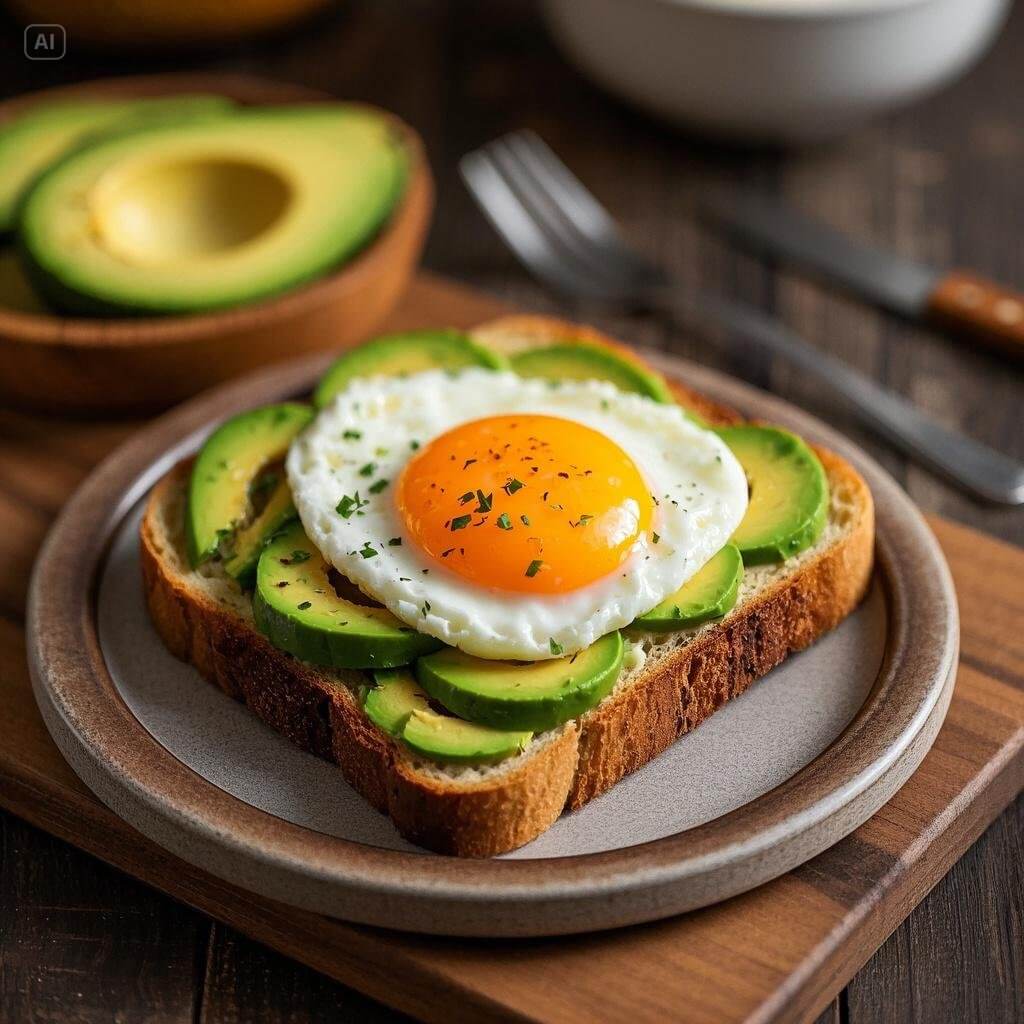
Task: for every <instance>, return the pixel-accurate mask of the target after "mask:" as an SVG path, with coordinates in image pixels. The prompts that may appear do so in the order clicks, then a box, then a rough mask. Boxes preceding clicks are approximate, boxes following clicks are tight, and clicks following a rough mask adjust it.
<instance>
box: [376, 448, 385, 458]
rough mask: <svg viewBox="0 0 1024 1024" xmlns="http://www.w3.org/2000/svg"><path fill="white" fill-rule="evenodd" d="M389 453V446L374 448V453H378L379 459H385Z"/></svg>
mask: <svg viewBox="0 0 1024 1024" xmlns="http://www.w3.org/2000/svg"><path fill="white" fill-rule="evenodd" d="M387 453H388V450H387V448H374V450H373V454H374V455H376V456H377V458H378V459H383V458H384V456H385V455H387Z"/></svg>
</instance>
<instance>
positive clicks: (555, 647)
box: [548, 637, 562, 654]
mask: <svg viewBox="0 0 1024 1024" xmlns="http://www.w3.org/2000/svg"><path fill="white" fill-rule="evenodd" d="M548 646H549V647H550V648H551V653H552V654H561V653H562V645H561V644H560V643H559V642H558V641H557V640H556V639H555V638H554V637H551V638H550V639H549V640H548Z"/></svg>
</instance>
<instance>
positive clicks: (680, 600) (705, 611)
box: [633, 544, 743, 632]
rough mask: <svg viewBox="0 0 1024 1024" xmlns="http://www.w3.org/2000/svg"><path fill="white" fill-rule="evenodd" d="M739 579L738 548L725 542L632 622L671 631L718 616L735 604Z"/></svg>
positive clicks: (741, 564) (739, 562)
mask: <svg viewBox="0 0 1024 1024" xmlns="http://www.w3.org/2000/svg"><path fill="white" fill-rule="evenodd" d="M742 579H743V559H742V557H741V556H740V552H739V549H738V548H737V547H735V546H734V545H732V544H726V545H725V547H724V548H722V550H721V551H719V552H718V553H717V554H715V555H713V556H712V557H711V559H710V561H708V562H707V564H706V565H704V566H703V568H701V569H700V570H699V571H698V572H697V573H696V574H695V575H694V576H693V577H691V578H690V579H689V580H687V581H686V582H685V583H684V584H683V585H682V586H681V587H680V588H679V589H678V590H677V591H676V592H675V593H674V594H672V595H671V596H670V597H667V598H666V599H665V600H664V601H662V602H661V603H660V604H659V605H657V606H656V607H654V608H652V609H651V610H650V611H649V612H647V613H646V614H645V615H641V616H640V617H639V618H638V619H636V621H635V622H634V623H633V625H634V626H636V627H638V628H640V629H649V630H653V631H656V632H661V631H666V632H674V631H676V630H680V629H692V628H693V627H694V626H699V625H700V624H701V623H702V622H707V621H708V620H709V619H718V618H721V617H722V616H723V615H725V613H726V612H728V611H729V610H731V609H732V607H733V606H734V605H735V604H736V597H737V595H738V594H739V592H740V581H741V580H742Z"/></svg>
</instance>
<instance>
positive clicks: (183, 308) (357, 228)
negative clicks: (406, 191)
mask: <svg viewBox="0 0 1024 1024" xmlns="http://www.w3.org/2000/svg"><path fill="white" fill-rule="evenodd" d="M407 168H408V155H407V152H406V148H405V146H404V144H403V142H402V140H401V137H400V136H399V134H398V133H397V132H396V130H395V128H394V126H393V124H392V123H391V121H390V120H389V119H388V118H387V117H386V116H385V115H383V114H378V113H375V112H373V111H371V110H368V109H366V108H362V107H355V106H346V105H344V104H335V103H324V104H320V105H317V106H282V107H277V108H248V109H246V108H239V109H238V110H237V111H233V112H231V113H226V114H224V115H222V116H210V117H206V118H202V119H194V120H191V121H188V122H184V123H178V124H174V125H159V126H155V127H146V128H141V129H138V130H133V131H130V132H125V133H120V134H116V135H107V136H103V137H100V138H96V139H94V140H92V141H90V142H89V143H88V144H85V145H83V146H81V147H79V148H77V149H75V150H73V151H72V152H70V153H69V154H67V155H66V156H65V157H63V158H62V159H60V160H58V161H57V163H55V164H53V165H52V166H51V167H50V168H49V169H48V170H46V171H45V172H44V173H43V174H42V175H41V176H40V177H39V178H38V179H37V180H36V182H35V184H34V185H33V186H32V187H31V189H30V190H29V191H28V193H27V195H26V196H25V199H24V202H23V204H22V206H21V212H20V222H19V241H20V245H21V248H22V252H23V254H24V256H25V260H26V266H27V269H28V271H29V274H30V277H31V278H32V280H33V283H34V284H35V285H36V287H37V288H38V289H39V290H40V291H41V292H42V294H43V296H44V297H45V298H47V299H48V300H50V301H52V302H53V303H54V305H56V306H57V307H58V308H61V309H63V310H65V311H67V312H70V313H79V314H101V315H133V314H135V315H144V316H145V315H160V314H180V313H191V312H199V311H203V310H213V309H223V308H226V307H230V306H237V305H239V304H240V303H245V302H252V301H255V300H257V299H263V298H267V297H269V296H272V295H276V294H279V293H281V292H284V291H287V290H288V289H291V288H294V287H296V286H298V285H300V284H304V283H306V282H308V281H310V280H312V279H313V278H316V277H318V276H320V275H322V274H324V273H326V272H328V271H330V270H332V269H333V268H335V267H337V266H338V265H339V264H341V263H343V262H344V261H345V260H346V259H348V258H349V257H351V256H353V255H354V254H355V253H356V252H357V251H358V250H359V249H361V248H362V247H363V246H364V245H365V244H366V243H367V242H369V241H370V239H371V238H372V237H373V236H374V234H376V232H377V231H378V229H379V228H380V227H381V225H382V224H383V223H384V221H385V220H386V218H387V217H388V216H389V215H390V213H391V211H392V210H393V209H394V207H395V204H396V203H397V201H398V199H399V196H400V195H401V192H402V190H403V188H404V184H405V179H406V173H407Z"/></svg>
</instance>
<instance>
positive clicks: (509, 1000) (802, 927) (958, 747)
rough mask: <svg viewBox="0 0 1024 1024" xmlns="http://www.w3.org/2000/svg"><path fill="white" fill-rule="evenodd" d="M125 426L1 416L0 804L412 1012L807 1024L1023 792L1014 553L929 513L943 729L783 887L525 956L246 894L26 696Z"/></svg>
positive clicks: (427, 313) (429, 304) (469, 303)
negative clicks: (84, 763)
mask: <svg viewBox="0 0 1024 1024" xmlns="http://www.w3.org/2000/svg"><path fill="white" fill-rule="evenodd" d="M496 312H500V308H499V307H498V305H497V304H496V303H495V302H494V301H493V300H490V299H487V298H485V297H482V296H479V295H477V294H475V293H472V292H468V291H467V290H466V289H462V288H458V287H455V286H452V285H450V284H448V283H445V282H441V281H439V280H438V279H435V278H427V277H424V278H421V279H420V280H419V281H418V282H417V284H416V285H415V286H414V287H413V289H412V290H411V291H410V293H409V295H408V296H407V298H406V300H405V301H404V303H403V304H402V307H401V308H400V310H399V311H398V313H397V315H396V317H395V320H394V325H395V326H396V327H408V326H413V325H416V324H424V323H430V322H445V323H456V324H467V325H468V324H471V323H473V322H476V321H479V320H482V319H485V318H486V317H488V316H492V315H494V314H495V313H496ZM132 429H133V425H132V424H118V425H115V426H111V425H109V424H106V425H102V424H92V425H82V424H74V425H70V424H67V423H60V422H58V421H50V420H45V419H42V418H39V417H30V416H27V415H19V414H16V413H12V412H8V411H0V565H3V566H4V567H5V571H4V572H3V574H2V575H0V699H2V700H3V707H4V714H3V715H2V716H0V803H2V804H3V805H4V806H5V807H7V808H8V809H10V810H11V811H13V812H14V813H16V814H18V815H20V816H21V817H23V818H25V819H26V820H28V821H30V822H31V823H33V824H35V825H37V826H39V827H41V828H44V829H46V830H47V831H49V832H51V833H53V834H54V835H57V836H59V837H61V838H62V839H65V840H67V841H69V842H71V843H74V844H75V845H76V846H78V847H80V848H81V849H83V850H86V851H87V852H89V853H92V854H94V855H96V856H98V857H100V858H102V859H103V860H105V861H107V862H109V863H111V864H114V865H115V866H117V867H119V868H122V869H123V870H125V871H127V872H129V873H130V874H132V875H135V876H136V877H138V878H141V879H143V880H144V881H146V882H149V883H150V884H152V885H154V886H156V887H157V888H159V889H162V890H163V891H165V892H167V893H169V894H171V895H173V896H175V897H177V898H179V899H182V900H184V901H185V902H187V903H189V904H191V905H192V906H195V907H198V908H199V909H201V910H204V911H206V912H207V913H209V914H211V915H213V916H214V917H216V918H219V919H220V920H223V921H225V922H227V923H229V924H231V925H232V926H234V927H236V928H238V929H240V930H241V931H243V932H245V933H247V934H249V935H251V936H253V937H255V938H257V939H259V940H261V941H263V942H265V943H266V944H267V945H270V946H273V947H274V948H276V949H279V950H281V951H282V952H284V953H286V954H287V955H289V956H292V957H295V958H296V959H298V960H302V961H304V962H305V963H307V964H309V965H311V966H312V967H314V968H316V969H318V970H320V971H323V972H324V973H326V974H329V975H331V976H332V977H335V978H337V979H339V980H341V981H343V982H345V983H346V984H348V985H351V986H352V987H354V988H357V989H359V990H361V991H363V992H365V993H367V994H368V995H370V996H372V997H374V998H376V999H379V1000H381V1001H383V1002H385V1003H388V1004H390V1005H392V1006H395V1007H397V1008H399V1009H402V1010H405V1011H407V1012H409V1013H411V1014H413V1015H414V1016H416V1017H419V1018H422V1019H424V1020H430V1021H442V1020H443V1021H445V1022H449V1021H453V1020H463V1019H465V1020H517V1021H534V1020H536V1021H562V1022H571V1021H579V1022H590V1021H593V1020H597V1019H600V1020H602V1021H620V1020H621V1021H630V1022H634V1024H635V1022H638V1021H647V1020H650V1021H661V1020H666V1019H672V1020H683V1021H687V1022H689V1021H694V1022H696V1021H708V1022H711V1021H714V1022H722V1021H775V1020H801V1019H812V1018H813V1017H814V1015H815V1014H816V1013H817V1012H818V1011H819V1010H820V1009H821V1008H823V1007H824V1006H825V1005H826V1004H827V1003H828V1002H829V1001H830V1000H831V999H832V998H833V996H834V995H835V994H836V993H837V992H838V991H839V990H840V989H841V988H842V987H843V985H844V984H845V983H846V982H847V981H848V980H849V979H850V977H851V976H852V975H853V974H854V973H855V972H856V971H857V969H858V968H859V967H860V966H861V965H862V964H863V963H864V962H865V961H866V960H867V959H868V958H869V957H870V956H871V954H872V953H873V952H874V950H875V949H876V948H877V947H878V946H879V945H880V944H881V943H882V941H883V940H884V939H885V938H886V936H888V935H889V933H890V932H892V931H893V929H894V928H895V927H896V926H897V925H898V924H899V923H900V921H902V920H903V918H904V917H905V916H906V915H907V914H908V913H909V912H910V910H911V909H912V908H913V907H914V906H915V905H916V904H917V903H918V902H919V901H920V899H921V898H922V897H923V896H924V895H925V893H927V892H928V890H929V889H930V888H931V887H932V886H933V885H934V884H935V883H936V882H937V881H938V880H939V879H940V878H941V877H942V875H943V874H944V873H945V872H946V871H947V870H948V868H949V867H950V865H952V863H953V862H954V861H955V860H956V859H957V858H958V857H959V856H960V855H961V854H962V853H963V852H964V851H965V850H966V849H967V847H968V846H969V845H970V844H971V843H972V842H973V841H974V839H975V838H977V836H978V835H979V834H980V833H981V832H982V831H983V830H984V829H985V827H986V826H987V825H988V824H989V823H990V822H991V821H992V820H993V819H994V818H995V817H996V815H998V813H999V812H1000V811H1001V810H1002V809H1003V808H1004V807H1005V806H1006V804H1007V803H1008V802H1009V801H1010V800H1011V799H1012V798H1013V797H1014V795H1015V794H1016V793H1017V792H1018V791H1019V790H1020V789H1021V787H1022V786H1024V630H1022V629H1021V623H1022V622H1024V585H1022V583H1021V581H1022V580H1024V550H1021V549H1018V548H1015V547H1012V546H1009V545H1006V544H1003V543H1001V542H999V541H996V540H993V539H992V538H989V537H986V536H984V535H982V534H979V533H977V532H974V531H972V530H969V529H966V528H964V527H961V526H956V525H954V524H952V523H949V522H945V521H943V520H940V519H932V520H931V525H932V527H933V529H934V530H935V532H936V535H937V537H938V539H939V542H940V544H941V545H942V547H943V550H944V551H945V553H946V557H947V558H948V559H949V563H950V566H951V568H952V571H953V576H954V580H955V583H956V587H957V593H958V596H959V601H960V615H961V623H962V640H961V643H962V653H961V668H960V674H959V677H958V679H957V684H956V692H955V694H954V697H953V702H952V705H951V707H950V710H949V714H948V717H947V719H946V723H945V725H944V726H943V729H942V731H941V732H940V734H939V737H938V740H937V742H936V744H935V746H934V747H933V749H932V750H931V752H930V753H929V754H928V756H927V757H926V759H925V761H924V763H923V765H922V766H921V768H920V769H919V770H918V772H917V773H916V774H915V775H914V776H913V778H912V779H911V780H910V782H909V783H907V785H906V786H905V787H904V788H903V789H902V790H901V791H900V792H899V793H898V794H897V796H896V797H895V798H894V799H893V800H891V801H890V802H889V803H888V804H887V805H886V806H885V807H884V808H883V810H882V811H880V812H879V813H878V814H877V815H875V817H874V818H872V819H871V820H870V821H869V822H868V823H867V824H865V825H864V826H862V827H861V828H860V829H858V830H857V831H856V832H855V833H853V834H852V835H851V836H848V837H847V838H846V839H844V840H842V841H841V842H839V843H838V844H837V845H836V846H834V847H833V848H832V849H830V850H829V851H827V852H826V853H824V854H822V855H821V856H819V857H817V858H816V859H815V860H813V861H811V862H809V863H808V864H805V865H804V866H803V867H801V868H799V869H797V870H796V871H794V872H792V873H791V874H789V875H786V876H784V877H783V878H780V879H777V880H776V881H774V882H771V883H769V884H768V885H765V886H763V887H762V888H760V889H757V890H755V891H753V892H750V893H747V894H746V895H743V896H740V897H737V898H735V899H732V900H730V901H728V902H727V903H724V904H720V905H718V906H715V907H711V908H708V909H707V910H702V911H699V912H696V913H692V914H688V915H685V916H684V917H681V918H676V919H673V920H668V921H663V922H660V923H658V924H654V925H645V926H640V927H635V928H630V929H626V930H623V931H618V932H610V933H603V934H596V935H592V936H576V937H572V938H559V939H544V940H531V941H526V942H520V941H513V940H501V941H484V940H472V941H467V940H455V939H438V938H426V937H423V938H420V937H416V936H408V935H400V934H395V933H388V932H383V931H379V930H374V929H370V928H357V927H353V926H350V925H346V924H344V923H341V922H338V921H332V920H329V919H326V918H323V917H320V916H318V915H316V914H312V913H308V912H303V911H296V910H292V909H290V908H288V907H285V906H283V905H281V904H276V903H273V902H271V901H269V900H265V899H261V898H258V897H254V896H252V895H250V894H249V893H246V892H244V891H242V890H240V889H237V888H234V887H232V886H231V885H229V884H227V883H224V882H221V881H219V880H217V879H215V878H213V877H212V876H210V875H207V874H205V873H203V872H202V871H200V870H198V869H196V868H193V867H191V866H189V865H188V864H185V863H184V862H182V861H179V860H177V859H176V858H174V857H172V856H170V855H169V854H167V853H165V852H164V851H163V850H161V849H160V848H159V847H156V846H154V845H153V844H152V843H150V842H149V841H147V840H146V839H144V838H143V837H141V836H140V835H139V834H138V833H136V832H134V831H133V830H132V829H130V828H129V827H128V826H127V825H125V824H123V823H122V822H121V821H120V819H118V818H117V817H116V816H114V815H113V814H112V813H111V812H110V811H108V810H107V809H106V808H105V807H104V806H103V805H102V804H100V803H99V802H98V801H97V800H96V799H95V798H94V797H93V796H92V795H91V793H90V792H89V791H88V790H87V789H86V788H85V787H84V785H83V784H82V783H81V782H79V780H78V778H77V777H76V776H75V775H74V774H73V773H72V772H71V770H70V769H69V768H68V766H67V765H66V764H65V763H64V761H63V760H62V759H61V757H60V755H59V753H58V752H57V750H56V748H55V747H54V745H53V743H52V742H51V740H50V738H49V735H48V734H47V732H46V730H45V728H44V727H43V724H42V721H41V719H40V717H39V714H38V712H37V710H36V707H35V703H34V701H33V699H32V695H31V690H30V687H29V681H28V670H27V667H26V664H25V653H24V635H23V632H22V628H21V625H20V623H21V621H22V614H23V608H24V596H25V588H26V586H27V579H28V573H29V568H30V565H31V562H32V560H33V558H34V555H35V551H36V549H37V548H38V545H39V543H40V542H41V540H42V537H43V535H44V533H45V530H46V528H47V526H48V524H49V522H50V520H51V519H52V518H53V516H54V515H55V514H56V512H57V510H58V508H59V507H60V505H61V504H62V503H63V501H64V499H65V498H66V496H67V495H68V494H69V493H70V491H71V489H72V488H73V487H74V486H75V484H77V482H78V481H79V480H80V479H81V478H82V477H83V476H84V475H85V474H86V473H87V472H88V470H89V468H90V467H91V466H92V465H93V464H94V463H95V462H96V461H98V459H99V458H101V457H102V456H103V455H104V454H105V453H106V452H107V451H109V450H110V449H112V448H113V447H114V446H115V445H116V444H117V443H118V442H119V441H121V440H122V439H123V438H124V437H126V436H127V435H128V434H129V433H130V432H131V430H132Z"/></svg>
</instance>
